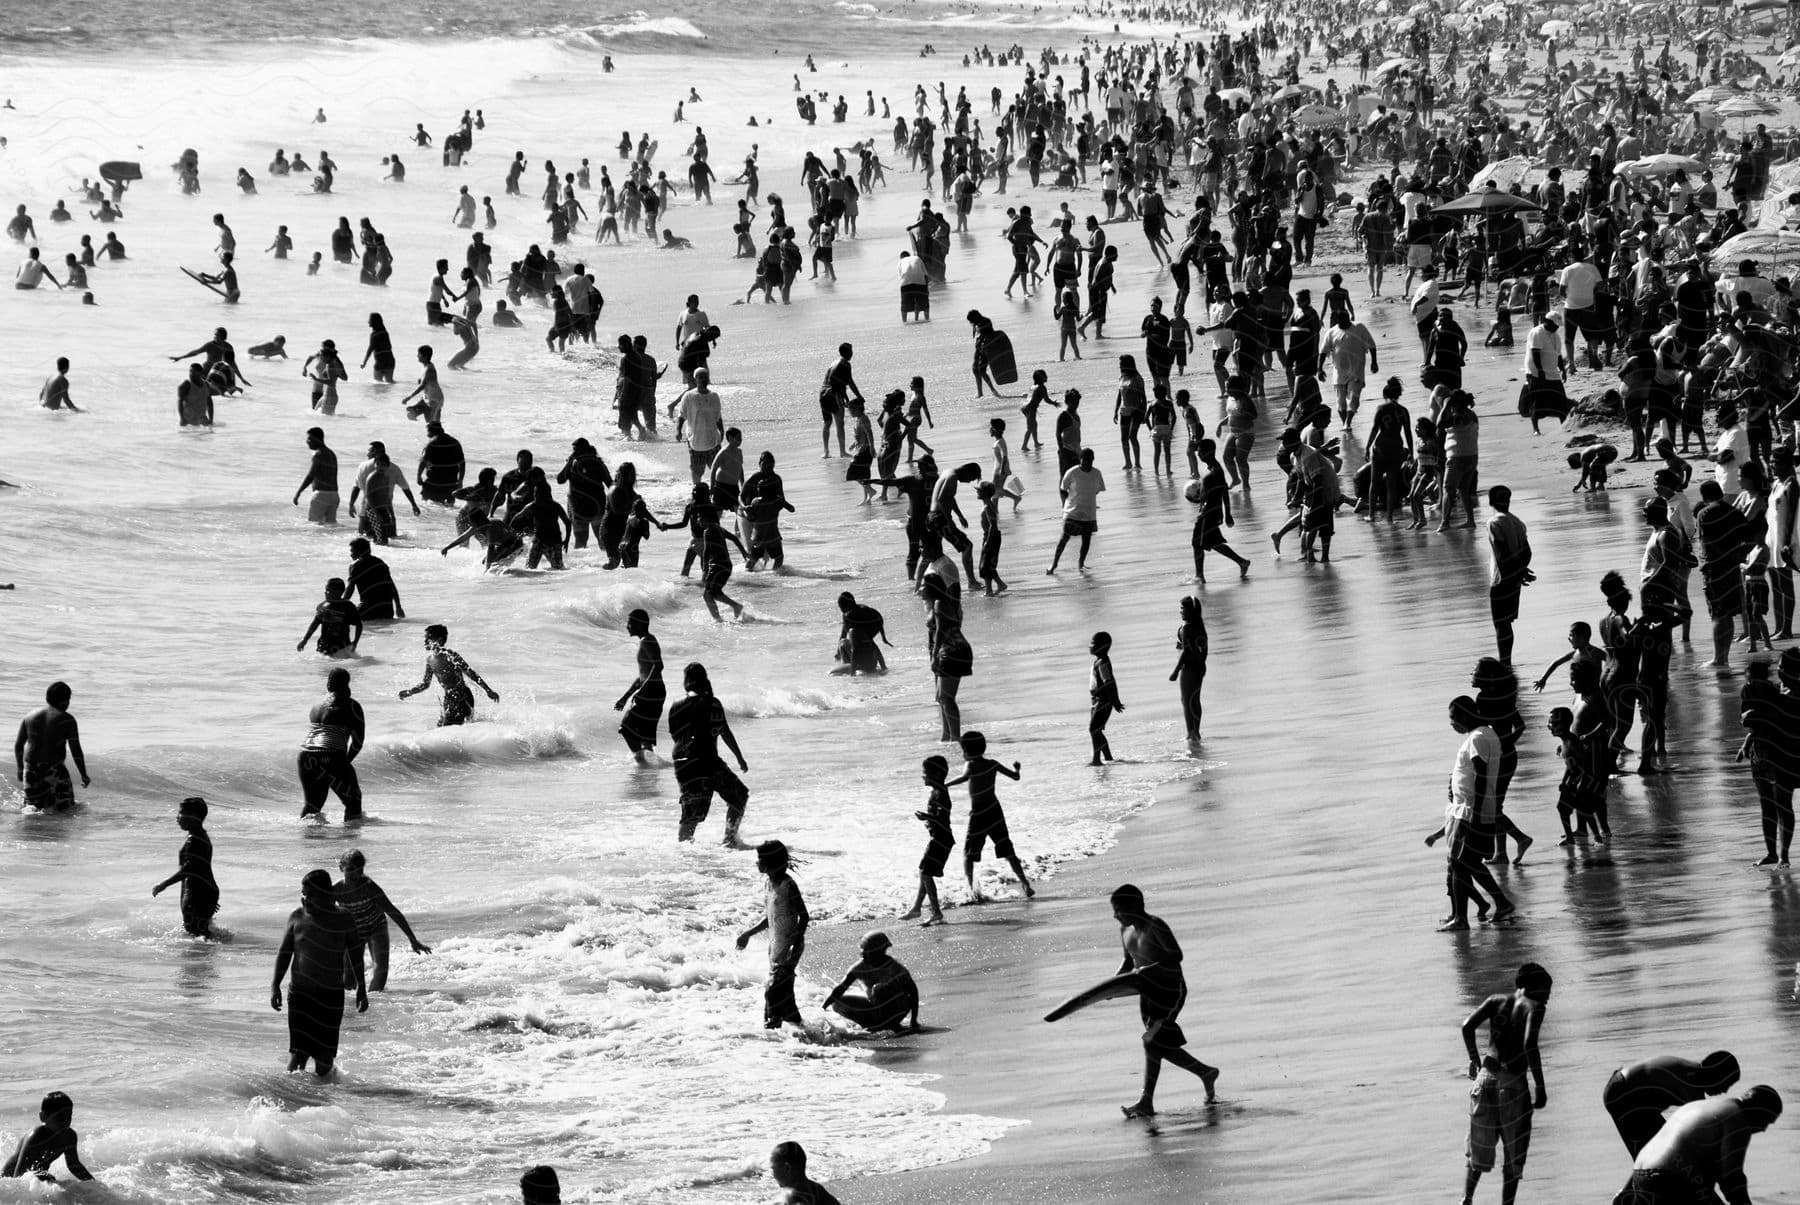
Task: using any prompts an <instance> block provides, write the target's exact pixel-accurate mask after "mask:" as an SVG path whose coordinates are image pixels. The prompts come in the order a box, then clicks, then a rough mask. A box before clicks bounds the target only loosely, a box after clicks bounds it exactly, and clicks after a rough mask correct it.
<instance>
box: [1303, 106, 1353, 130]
mask: <svg viewBox="0 0 1800 1205" xmlns="http://www.w3.org/2000/svg"><path fill="white" fill-rule="evenodd" d="M1343 123H1344V114H1343V112H1342V111H1341V110H1338V109H1334V108H1332V107H1331V106H1330V105H1302V106H1301V107H1300V108H1298V109H1295V110H1294V124H1295V125H1297V126H1299V127H1301V128H1302V129H1307V130H1311V129H1319V128H1322V127H1324V126H1335V125H1342V124H1343Z"/></svg>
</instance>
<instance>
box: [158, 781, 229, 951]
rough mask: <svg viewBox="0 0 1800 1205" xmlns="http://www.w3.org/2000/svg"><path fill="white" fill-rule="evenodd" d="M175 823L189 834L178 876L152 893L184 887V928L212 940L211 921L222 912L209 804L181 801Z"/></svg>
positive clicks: (190, 799) (194, 799)
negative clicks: (209, 832)
mask: <svg viewBox="0 0 1800 1205" xmlns="http://www.w3.org/2000/svg"><path fill="white" fill-rule="evenodd" d="M175 823H176V824H177V825H179V826H180V827H181V831H182V832H184V833H186V834H187V840H186V841H183V842H182V843H181V853H180V854H179V855H178V860H177V862H176V869H175V873H174V874H172V875H170V876H169V877H168V878H166V879H164V880H163V881H162V882H160V883H158V884H157V885H156V886H154V887H152V888H151V889H150V894H151V895H153V896H157V895H161V894H162V893H163V892H165V891H167V890H168V889H169V888H171V887H173V886H174V885H175V884H177V883H180V884H181V927H182V928H183V929H184V930H186V931H187V934H188V936H190V937H211V936H212V918H213V915H214V914H215V913H217V912H218V910H219V883H218V880H217V879H215V878H213V843H212V838H211V837H209V836H208V835H207V833H206V800H204V799H202V798H200V797H199V796H198V795H192V796H189V797H188V798H186V799H183V800H182V801H181V806H180V807H179V808H178V809H177V810H176V813H175Z"/></svg>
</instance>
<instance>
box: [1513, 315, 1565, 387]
mask: <svg viewBox="0 0 1800 1205" xmlns="http://www.w3.org/2000/svg"><path fill="white" fill-rule="evenodd" d="M1561 356H1562V332H1561V331H1553V330H1551V329H1550V328H1549V327H1547V326H1543V325H1539V326H1534V327H1532V328H1531V334H1529V335H1527V336H1526V337H1525V363H1524V364H1523V365H1521V366H1520V367H1521V368H1522V369H1523V371H1524V373H1525V375H1526V376H1528V377H1544V378H1546V379H1560V374H1559V373H1558V372H1557V371H1556V362H1557V360H1558V359H1560V358H1561ZM1533 361H1536V363H1533Z"/></svg>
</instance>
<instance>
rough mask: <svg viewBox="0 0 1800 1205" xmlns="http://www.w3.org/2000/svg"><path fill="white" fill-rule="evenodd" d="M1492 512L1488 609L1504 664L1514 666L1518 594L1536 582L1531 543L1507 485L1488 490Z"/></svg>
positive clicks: (1489, 530)
mask: <svg viewBox="0 0 1800 1205" xmlns="http://www.w3.org/2000/svg"><path fill="white" fill-rule="evenodd" d="M1488 506H1489V507H1490V508H1491V509H1492V510H1493V512H1494V513H1493V515H1492V516H1490V517H1489V519H1488V524H1487V534H1488V551H1489V552H1490V553H1491V554H1492V556H1493V567H1492V569H1491V570H1490V572H1489V574H1488V609H1489V611H1491V612H1492V614H1493V619H1494V642H1495V644H1496V645H1497V646H1498V648H1499V652H1500V661H1501V663H1502V664H1505V665H1511V664H1512V650H1513V621H1514V620H1516V619H1518V618H1519V592H1520V591H1521V590H1523V589H1524V588H1525V587H1526V586H1529V585H1530V584H1531V583H1532V582H1533V581H1535V580H1536V579H1537V574H1535V573H1533V572H1532V570H1531V541H1530V539H1528V538H1527V537H1526V534H1525V524H1524V522H1523V521H1522V520H1520V518H1519V517H1518V516H1517V515H1515V514H1513V513H1512V491H1511V490H1510V489H1508V488H1507V487H1506V486H1504V485H1496V486H1494V487H1493V488H1492V489H1490V490H1488Z"/></svg>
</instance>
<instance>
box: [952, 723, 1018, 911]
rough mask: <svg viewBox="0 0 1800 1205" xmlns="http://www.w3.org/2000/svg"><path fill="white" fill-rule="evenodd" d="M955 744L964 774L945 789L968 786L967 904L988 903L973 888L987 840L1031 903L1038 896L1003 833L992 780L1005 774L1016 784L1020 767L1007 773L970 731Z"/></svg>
mask: <svg viewBox="0 0 1800 1205" xmlns="http://www.w3.org/2000/svg"><path fill="white" fill-rule="evenodd" d="M958 743H959V744H961V746H962V751H963V759H964V763H963V772H962V775H961V777H959V778H953V779H951V780H950V781H949V782H947V783H945V784H944V785H945V786H946V787H954V786H960V785H961V784H963V783H968V784H969V827H968V831H967V832H965V833H964V834H963V873H964V875H965V876H966V877H967V878H968V880H969V902H970V903H974V904H984V903H986V902H987V897H985V896H983V895H982V894H981V891H980V889H978V888H977V887H976V886H975V864H976V863H977V862H979V861H981V850H982V847H983V846H984V845H986V844H987V843H988V840H989V839H990V838H991V839H992V840H993V842H994V853H995V855H996V856H998V857H1001V858H1004V859H1006V862H1007V865H1009V866H1011V867H1012V872H1013V874H1015V875H1017V876H1018V879H1019V885H1020V886H1022V887H1024V888H1025V898H1026V899H1030V898H1031V897H1032V896H1034V895H1036V894H1037V892H1036V891H1034V890H1032V887H1031V881H1030V880H1029V879H1027V878H1026V877H1025V867H1024V866H1023V865H1021V864H1020V862H1019V855H1018V853H1017V852H1016V851H1015V850H1014V849H1013V843H1012V836H1011V834H1010V833H1008V832H1007V829H1006V813H1005V812H1004V811H1002V810H1001V808H1000V798H999V796H997V795H996V794H995V793H994V776H995V775H996V774H1004V775H1006V776H1007V777H1008V778H1010V779H1012V780H1013V781H1015V782H1017V781H1018V779H1019V763H1018V762H1014V763H1013V764H1012V769H1010V770H1009V769H1007V768H1006V767H1005V766H1003V765H1001V764H1000V763H999V762H997V761H994V760H992V759H990V758H989V757H988V756H987V737H985V736H983V735H982V734H981V733H979V732H976V731H974V730H973V729H970V730H969V731H968V732H965V733H963V734H962V737H961V739H960V741H959V742H958Z"/></svg>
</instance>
